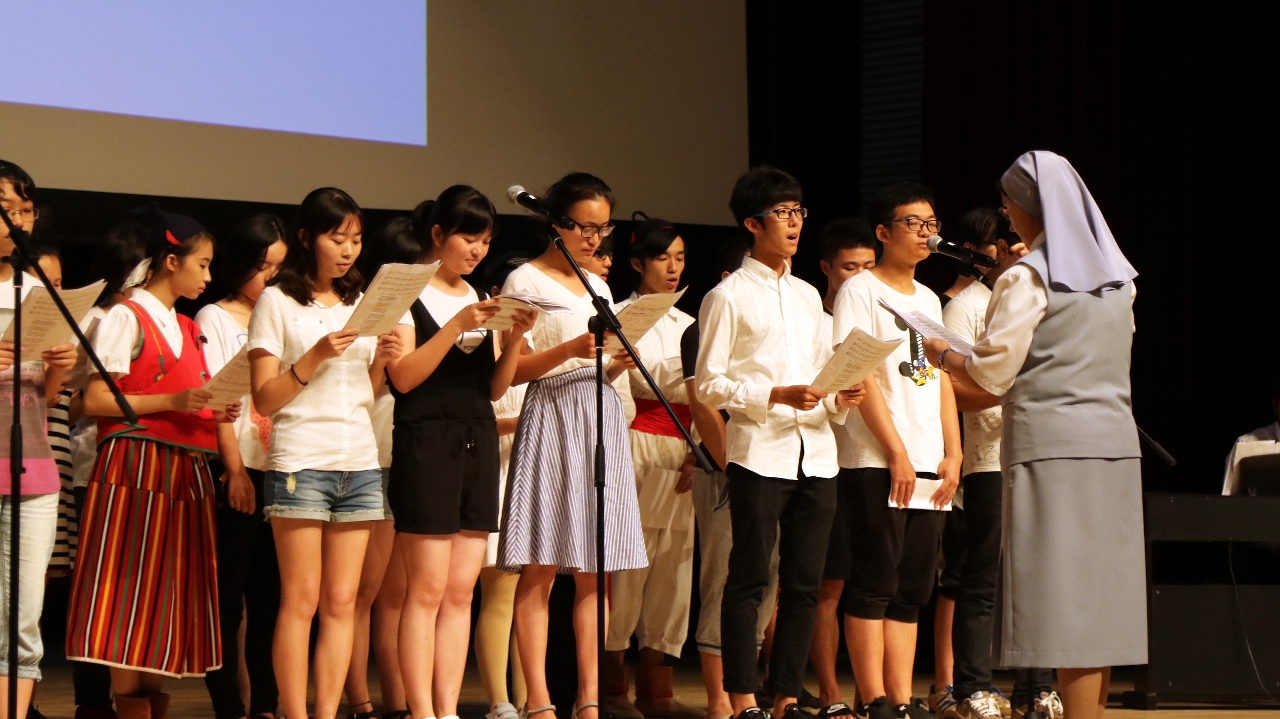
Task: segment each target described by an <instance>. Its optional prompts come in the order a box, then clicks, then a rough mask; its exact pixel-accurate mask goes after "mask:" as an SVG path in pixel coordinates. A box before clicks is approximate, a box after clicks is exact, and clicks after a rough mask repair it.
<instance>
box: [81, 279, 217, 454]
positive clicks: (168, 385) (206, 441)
mask: <svg viewBox="0 0 1280 719" xmlns="http://www.w3.org/2000/svg"><path fill="white" fill-rule="evenodd" d="M124 304H125V306H126V307H128V308H129V309H130V310H132V311H133V314H134V315H135V316H136V317H137V318H138V326H139V329H140V330H141V333H140V334H141V335H142V343H141V344H142V347H141V349H140V350H139V352H138V356H137V357H135V358H134V360H133V361H132V362H131V363H130V364H129V374H127V375H125V376H123V377H121V378H120V379H118V380H116V384H118V385H120V391H121V392H124V393H125V394H134V395H144V394H145V395H150V394H174V393H177V392H181V391H182V390H184V389H191V388H192V387H203V386H204V384H205V382H207V381H208V380H209V368H208V366H206V365H205V362H204V341H205V340H204V335H202V334H201V333H200V328H199V327H197V326H196V323H195V322H193V321H191V319H190V318H188V317H185V316H183V315H178V326H179V327H181V328H182V357H181V358H177V357H174V356H173V350H171V349H170V348H169V343H168V342H166V341H165V339H164V335H162V334H160V328H159V327H157V326H156V323H155V321H154V320H152V319H151V315H150V314H149V313H148V312H147V311H146V310H145V309H143V308H142V307H140V306H139V305H138V304H136V303H134V302H132V301H130V300H125V302H124ZM112 437H137V438H140V439H150V440H154V441H156V442H163V443H165V444H172V445H176V446H179V447H186V448H188V449H195V450H199V451H202V452H217V451H218V438H217V424H215V423H214V421H213V410H211V409H208V408H205V409H202V410H200V411H199V412H173V411H169V410H166V411H164V412H153V413H151V414H144V415H139V416H138V426H136V427H135V426H133V425H131V424H128V423H126V422H125V421H124V418H123V417H99V418H98V442H99V443H102V442H105V441H106V440H108V439H110V438H112Z"/></svg>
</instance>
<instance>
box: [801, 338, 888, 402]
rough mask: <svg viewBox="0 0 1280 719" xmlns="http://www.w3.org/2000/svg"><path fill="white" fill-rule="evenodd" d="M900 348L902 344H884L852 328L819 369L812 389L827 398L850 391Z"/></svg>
mask: <svg viewBox="0 0 1280 719" xmlns="http://www.w3.org/2000/svg"><path fill="white" fill-rule="evenodd" d="M900 344H902V340H893V341H892V342H884V341H882V340H878V339H876V338H875V337H872V336H871V335H869V334H867V333H866V332H863V331H862V330H860V329H858V328H857V327H854V328H853V329H852V330H849V336H847V337H845V338H844V342H841V343H840V348H839V349H837V350H836V353H835V354H834V355H832V357H831V360H830V361H829V362H827V366H826V367H823V368H822V372H820V373H819V374H818V377H817V379H815V380H814V381H813V386H814V387H817V388H818V389H820V390H822V391H824V392H826V393H827V394H835V393H836V392H839V391H840V390H845V389H849V388H850V387H852V386H854V385H855V384H858V383H859V382H861V381H862V380H864V379H866V378H867V375H869V374H871V371H872V370H873V369H875V368H876V366H877V365H879V364H880V363H881V362H883V361H884V358H885V357H888V356H889V355H890V354H891V353H892V352H893V350H894V349H896V348H897V347H898V345H900Z"/></svg>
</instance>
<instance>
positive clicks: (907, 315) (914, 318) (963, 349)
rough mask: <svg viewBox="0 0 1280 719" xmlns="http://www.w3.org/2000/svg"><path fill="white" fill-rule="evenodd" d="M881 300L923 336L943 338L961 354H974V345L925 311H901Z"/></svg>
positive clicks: (882, 303)
mask: <svg viewBox="0 0 1280 719" xmlns="http://www.w3.org/2000/svg"><path fill="white" fill-rule="evenodd" d="M879 302H880V306H881V307H883V308H885V309H886V310H889V311H890V312H892V313H893V314H894V316H896V317H897V318H898V319H900V320H902V321H903V322H905V323H907V326H908V327H910V328H911V329H913V330H915V331H916V332H917V333H919V334H920V335H921V336H923V337H925V338H926V339H931V340H943V341H944V342H946V343H947V344H949V345H951V349H953V350H955V351H956V352H959V353H960V354H962V355H966V356H972V355H973V345H971V344H969V343H968V342H966V341H964V340H963V339H962V338H961V337H960V335H957V334H956V333H955V332H952V331H951V330H949V329H947V328H946V327H943V326H942V325H940V324H938V323H937V322H934V321H933V320H931V319H929V316H928V315H926V314H924V313H923V312H918V311H916V310H911V311H909V312H899V311H898V310H895V309H894V308H893V306H892V305H890V304H889V303H888V302H885V301H884V300H883V299H882V300H879Z"/></svg>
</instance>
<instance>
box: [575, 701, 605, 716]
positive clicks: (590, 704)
mask: <svg viewBox="0 0 1280 719" xmlns="http://www.w3.org/2000/svg"><path fill="white" fill-rule="evenodd" d="M592 707H595V709H596V711H597V712H599V711H600V702H583V703H581V704H574V705H573V719H578V712H580V711H582V710H583V709H591V708H592Z"/></svg>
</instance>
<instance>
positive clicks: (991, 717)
mask: <svg viewBox="0 0 1280 719" xmlns="http://www.w3.org/2000/svg"><path fill="white" fill-rule="evenodd" d="M956 716H958V717H960V719H1003V715H1002V714H1000V704H999V703H997V702H996V698H995V697H994V696H992V695H991V692H974V693H973V694H972V695H970V696H968V697H966V698H965V700H964V701H962V702H960V703H959V704H958V705H957V706H956Z"/></svg>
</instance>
